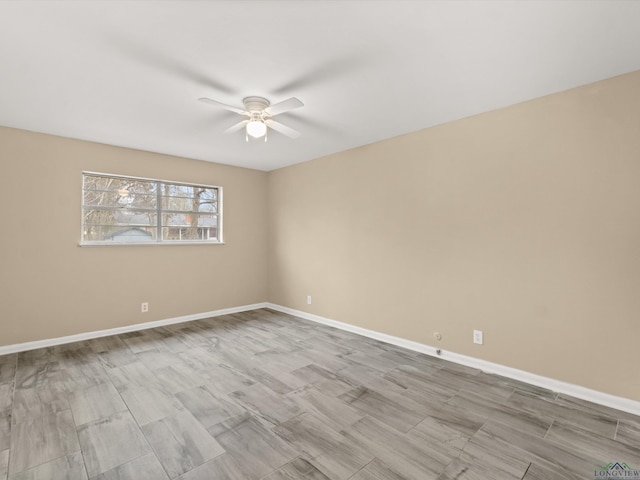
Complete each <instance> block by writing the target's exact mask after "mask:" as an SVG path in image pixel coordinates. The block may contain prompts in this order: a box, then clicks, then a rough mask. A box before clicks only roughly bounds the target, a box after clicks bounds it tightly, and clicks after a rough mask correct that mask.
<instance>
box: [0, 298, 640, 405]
mask: <svg viewBox="0 0 640 480" xmlns="http://www.w3.org/2000/svg"><path fill="white" fill-rule="evenodd" d="M259 308H270V309H272V310H276V311H278V312H282V313H287V314H289V315H293V316H296V317H300V318H304V319H306V320H311V321H312V322H316V323H321V324H323V325H328V326H330V327H334V328H338V329H340V330H345V331H347V332H351V333H356V334H358V335H362V336H364V337H368V338H373V339H375V340H380V341H381V342H385V343H390V344H391V345H397V346H399V347H403V348H406V349H408V350H413V351H415V352H420V353H424V354H427V355H431V356H434V357H439V358H443V359H445V360H449V361H451V362H454V363H459V364H461V365H466V366H468V367H472V368H477V369H479V370H482V371H484V372H487V373H495V374H497V375H502V376H505V377H508V378H512V379H514V380H519V381H522V382H526V383H529V384H531V385H536V386H539V387H542V388H547V389H549V390H552V391H554V392H558V393H563V394H566V395H571V396H573V397H576V398H580V399H583V400H587V401H589V402H593V403H597V404H600V405H605V406H607V407H611V408H615V409H618V410H623V411H625V412H629V413H632V414H634V415H640V402H638V401H635V400H630V399H628V398H623V397H617V396H615V395H611V394H608V393H604V392H599V391H597V390H592V389H590V388H586V387H582V386H580V385H574V384H572V383H567V382H562V381H560V380H555V379H553V378H548V377H544V376H542V375H537V374H534V373H530V372H526V371H524V370H518V369H516V368H512V367H507V366H505V365H500V364H498V363H493V362H488V361H486V360H481V359H479V358H474V357H468V356H466V355H461V354H459V353H455V352H449V351H447V350H440V355H438V354H437V353H436V350H438V349H436V348H435V347H432V346H429V345H425V344H423V343H418V342H413V341H411V340H407V339H404V338H400V337H395V336H393V335H388V334H386V333H380V332H376V331H375V330H369V329H366V328H362V327H357V326H355V325H350V324H348V323H344V322H339V321H337V320H332V319H330V318H326V317H321V316H319V315H314V314H311V313H307V312H303V311H302V310H295V309H293V308H289V307H283V306H281V305H276V304H273V303H268V302H263V303H255V304H252V305H243V306H240V307H232V308H224V309H221V310H213V311H211V312H204V313H196V314H193V315H184V316H181V317H174V318H167V319H165V320H157V321H153V322H145V323H137V324H134V325H127V326H124V327H116V328H109V329H106V330H97V331H94V332H86V333H79V334H76V335H68V336H65V337H57V338H50V339H45V340H36V341H33V342H25V343H18V344H14V345H5V346H0V355H6V354H9V353H16V352H24V351H27V350H35V349H36V348H44V347H51V346H54V345H62V344H65V343H73V342H79V341H82V340H90V339H92V338H100V337H108V336H110V335H118V334H121V333H127V332H135V331H138V330H146V329H149V328H156V327H164V326H166V325H173V324H175V323H183V322H190V321H193V320H202V319H205V318H211V317H219V316H221V315H229V314H231V313H240V312H247V311H250V310H257V309H259Z"/></svg>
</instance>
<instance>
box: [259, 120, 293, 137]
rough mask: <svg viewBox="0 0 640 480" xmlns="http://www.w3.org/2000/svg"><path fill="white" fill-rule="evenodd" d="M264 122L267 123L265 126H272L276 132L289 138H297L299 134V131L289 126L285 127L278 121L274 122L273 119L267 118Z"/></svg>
mask: <svg viewBox="0 0 640 480" xmlns="http://www.w3.org/2000/svg"><path fill="white" fill-rule="evenodd" d="M264 123H265V124H266V125H267V127H269V128H272V129H274V130H275V131H276V132H280V133H282V134H283V135H286V136H287V137H289V138H298V137H299V136H300V135H301V133H300V132H299V131H297V130H294V129H293V128H291V127H287V126H286V125H283V124H281V123H280V122H276V121H275V120H271V119H267V120H265V122H264Z"/></svg>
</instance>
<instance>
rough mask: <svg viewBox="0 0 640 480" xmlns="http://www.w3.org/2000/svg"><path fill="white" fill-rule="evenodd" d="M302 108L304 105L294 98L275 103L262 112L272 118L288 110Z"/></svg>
mask: <svg viewBox="0 0 640 480" xmlns="http://www.w3.org/2000/svg"><path fill="white" fill-rule="evenodd" d="M302 106H304V103H302V102H301V101H300V100H298V99H297V98H296V97H291V98H289V99H288V100H283V101H282V102H278V103H275V104H273V105H271V106H270V107H267V108H265V109H264V112H265V113H266V114H267V115H271V116H272V117H273V116H274V115H279V114H281V113H284V112H288V111H289V110H293V109H294V108H300V107H302ZM274 130H275V129H274Z"/></svg>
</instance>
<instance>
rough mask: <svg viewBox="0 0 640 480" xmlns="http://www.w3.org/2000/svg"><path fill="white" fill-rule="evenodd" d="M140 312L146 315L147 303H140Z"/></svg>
mask: <svg viewBox="0 0 640 480" xmlns="http://www.w3.org/2000/svg"><path fill="white" fill-rule="evenodd" d="M140 311H141V312H142V313H147V312H148V311H149V302H142V303H141V304H140Z"/></svg>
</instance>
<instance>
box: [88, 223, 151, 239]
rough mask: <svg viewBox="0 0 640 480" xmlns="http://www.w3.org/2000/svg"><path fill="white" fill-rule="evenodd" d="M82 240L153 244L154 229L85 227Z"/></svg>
mask: <svg viewBox="0 0 640 480" xmlns="http://www.w3.org/2000/svg"><path fill="white" fill-rule="evenodd" d="M84 239H85V240H86V241H89V242H109V241H111V242H114V243H118V242H123V243H124V242H153V241H155V240H156V228H155V227H153V228H149V227H121V226H95V225H86V226H85V227H84Z"/></svg>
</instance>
